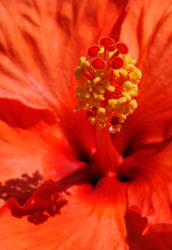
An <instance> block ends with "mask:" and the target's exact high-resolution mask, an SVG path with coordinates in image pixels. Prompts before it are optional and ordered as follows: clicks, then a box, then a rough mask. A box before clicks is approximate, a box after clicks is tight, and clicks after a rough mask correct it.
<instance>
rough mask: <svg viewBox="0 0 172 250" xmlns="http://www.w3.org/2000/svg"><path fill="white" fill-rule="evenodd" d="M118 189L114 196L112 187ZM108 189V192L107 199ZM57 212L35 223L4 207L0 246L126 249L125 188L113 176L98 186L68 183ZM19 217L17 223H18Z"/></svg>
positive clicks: (17, 247)
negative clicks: (13, 213)
mask: <svg viewBox="0 0 172 250" xmlns="http://www.w3.org/2000/svg"><path fill="white" fill-rule="evenodd" d="M114 188H115V189H118V190H119V194H117V195H116V196H114V194H113V191H112V190H114ZM107 193H108V196H109V193H111V198H110V200H108V199H107ZM63 197H64V199H67V203H66V204H64V205H63V206H62V207H61V209H60V211H59V214H56V215H54V216H53V217H51V216H50V217H49V218H48V219H47V220H46V221H44V222H43V223H42V224H38V225H35V224H34V223H33V222H29V221H28V220H27V218H26V217H23V218H16V217H14V216H12V215H11V213H10V212H9V210H8V209H7V208H4V209H3V210H2V211H1V214H2V216H1V218H0V229H3V230H1V236H0V246H1V248H6V249H7V250H8V249H11V248H14V249H15V248H16V249H18V250H21V249H23V248H24V247H25V248H30V249H31V248H34V249H41V250H44V249H48V248H51V249H54V250H55V249H63V250H70V249H71V250H72V249H74V248H76V249H83V250H84V249H88V248H89V249H90V250H94V249H97V250H98V249H99V250H100V249H101V250H103V249H104V250H105V249H109V250H113V249H115V248H117V249H119V250H124V249H128V247H127V245H126V243H125V226H124V221H123V218H122V217H123V214H124V212H125V205H124V204H125V203H124V200H125V198H124V197H125V195H124V189H123V188H122V186H121V185H119V184H118V183H115V182H114V180H113V181H112V180H106V179H105V180H104V181H103V182H102V183H100V184H99V187H97V189H95V191H94V190H92V188H91V187H90V186H88V185H81V186H80V187H71V188H68V189H67V193H66V194H64V195H63ZM19 221H20V223H19Z"/></svg>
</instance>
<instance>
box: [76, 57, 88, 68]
mask: <svg viewBox="0 0 172 250" xmlns="http://www.w3.org/2000/svg"><path fill="white" fill-rule="evenodd" d="M79 65H80V67H81V68H85V67H89V66H90V63H89V62H88V61H87V60H86V58H85V57H81V58H80V62H79Z"/></svg>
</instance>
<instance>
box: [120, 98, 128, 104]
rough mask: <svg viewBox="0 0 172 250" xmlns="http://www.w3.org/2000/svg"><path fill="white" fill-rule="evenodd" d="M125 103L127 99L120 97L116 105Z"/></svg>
mask: <svg viewBox="0 0 172 250" xmlns="http://www.w3.org/2000/svg"><path fill="white" fill-rule="evenodd" d="M126 101H127V98H126V97H120V98H119V99H118V103H119V104H122V103H125V102H126Z"/></svg>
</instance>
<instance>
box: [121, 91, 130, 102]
mask: <svg viewBox="0 0 172 250" xmlns="http://www.w3.org/2000/svg"><path fill="white" fill-rule="evenodd" d="M122 95H123V96H124V97H126V99H127V101H130V100H131V96H130V95H129V94H128V92H126V91H124V92H122Z"/></svg>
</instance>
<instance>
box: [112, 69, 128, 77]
mask: <svg viewBox="0 0 172 250" xmlns="http://www.w3.org/2000/svg"><path fill="white" fill-rule="evenodd" d="M113 73H114V75H115V76H116V77H117V78H119V77H120V76H123V77H124V78H127V77H128V71H127V70H125V69H115V70H114V71H113Z"/></svg>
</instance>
